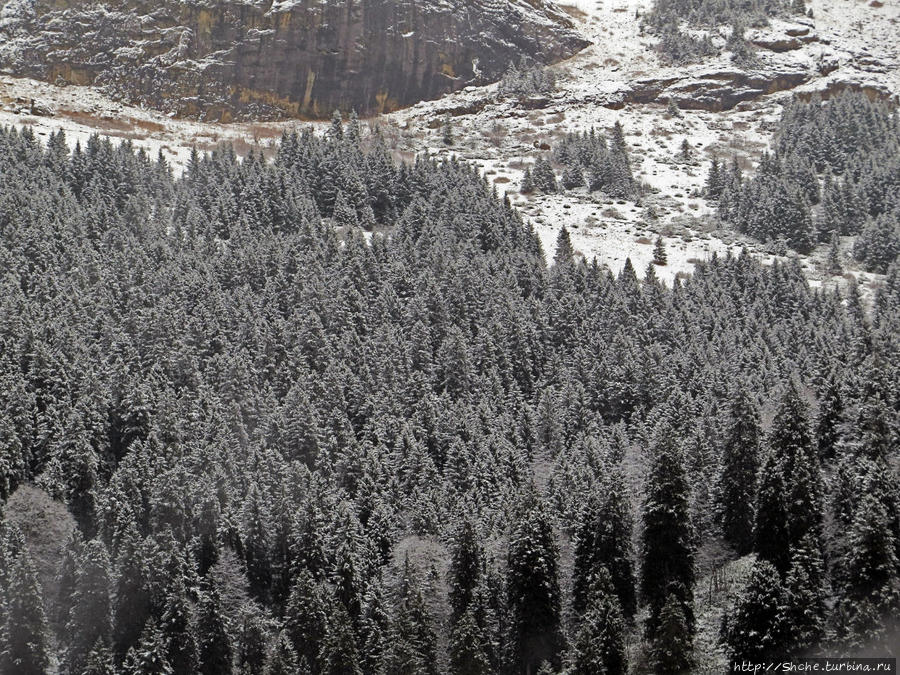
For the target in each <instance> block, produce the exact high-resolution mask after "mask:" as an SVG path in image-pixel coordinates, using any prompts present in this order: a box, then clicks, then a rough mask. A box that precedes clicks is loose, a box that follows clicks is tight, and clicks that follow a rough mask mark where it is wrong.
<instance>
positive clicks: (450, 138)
mask: <svg viewBox="0 0 900 675" xmlns="http://www.w3.org/2000/svg"><path fill="white" fill-rule="evenodd" d="M441 143H443V144H444V145H446V146H447V147H448V148H449V147H450V146H452V145H453V143H454V134H453V121H452V120H451V118H450V113H447V114H446V115H444V120H443V122H441Z"/></svg>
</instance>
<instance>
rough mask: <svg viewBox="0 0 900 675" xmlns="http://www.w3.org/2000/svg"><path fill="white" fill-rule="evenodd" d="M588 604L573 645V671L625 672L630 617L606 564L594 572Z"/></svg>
mask: <svg viewBox="0 0 900 675" xmlns="http://www.w3.org/2000/svg"><path fill="white" fill-rule="evenodd" d="M587 595H588V598H587V604H586V608H585V610H584V613H583V614H582V618H581V619H580V620H579V621H578V624H577V625H578V629H577V631H576V633H575V639H574V642H573V645H572V653H573V655H572V671H571V672H572V675H593V674H594V673H607V674H608V675H624V674H625V673H626V672H628V656H627V653H626V650H625V635H626V627H627V624H626V621H625V617H624V616H623V615H622V608H621V607H620V605H619V599H618V596H617V595H616V591H615V587H614V586H613V583H612V579H611V578H610V576H609V573H608V572H607V571H606V568H604V567H601V568H600V569H599V570H597V572H596V573H595V574H594V575H593V577H592V581H591V588H590V590H589V591H588V594H587Z"/></svg>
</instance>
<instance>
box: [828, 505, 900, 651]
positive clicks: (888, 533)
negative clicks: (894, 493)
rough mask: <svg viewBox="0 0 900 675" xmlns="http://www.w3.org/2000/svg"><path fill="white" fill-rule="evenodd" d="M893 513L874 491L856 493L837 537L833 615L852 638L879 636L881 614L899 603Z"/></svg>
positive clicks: (899, 574)
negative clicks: (848, 519)
mask: <svg viewBox="0 0 900 675" xmlns="http://www.w3.org/2000/svg"><path fill="white" fill-rule="evenodd" d="M894 517H896V515H894ZM891 518H892V516H891V515H889V513H888V511H887V509H886V508H885V505H884V503H883V502H882V501H881V500H880V499H879V498H878V495H877V494H874V493H873V492H866V493H864V494H862V495H860V496H859V498H858V503H857V505H856V507H855V508H854V509H853V516H852V520H851V522H850V526H849V528H847V530H846V532H845V533H844V535H843V536H842V537H841V540H842V541H841V546H840V557H839V559H838V560H837V563H836V570H835V578H836V584H835V585H836V586H837V589H838V591H839V593H838V603H837V607H836V615H837V624H838V631H839V635H840V636H841V637H842V638H844V639H845V640H847V641H849V642H851V643H857V644H859V643H863V642H873V641H876V640H878V639H881V637H882V634H883V630H884V625H883V619H884V617H885V616H886V615H887V614H888V613H890V612H896V611H897V607H898V606H900V572H898V570H900V564H898V559H897V540H896V535H895V534H894V532H893V528H892V527H891V525H890V522H891Z"/></svg>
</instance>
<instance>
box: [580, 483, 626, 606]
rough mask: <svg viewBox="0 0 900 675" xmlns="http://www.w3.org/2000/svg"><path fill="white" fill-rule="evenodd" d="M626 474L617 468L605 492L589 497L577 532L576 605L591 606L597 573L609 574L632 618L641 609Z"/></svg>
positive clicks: (618, 595) (606, 485) (604, 487)
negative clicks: (624, 484) (636, 583)
mask: <svg viewBox="0 0 900 675" xmlns="http://www.w3.org/2000/svg"><path fill="white" fill-rule="evenodd" d="M623 481H624V478H623V476H622V474H621V472H620V471H619V470H614V471H613V472H612V474H611V476H610V480H609V482H608V483H607V484H605V485H604V486H603V487H602V492H601V495H597V494H596V493H595V494H592V495H591V496H589V497H588V500H587V502H586V504H585V508H584V511H583V513H582V516H581V523H580V525H579V527H578V530H577V531H576V536H575V568H574V571H573V579H572V609H573V610H574V611H575V613H576V614H581V613H582V612H584V611H585V610H586V608H587V605H588V602H589V599H590V589H591V588H592V586H593V585H594V584H595V583H596V580H595V577H596V576H597V575H598V574H600V573H601V572H602V573H603V574H606V575H609V577H610V583H611V584H612V589H613V592H614V593H615V595H616V598H617V600H618V602H619V606H620V611H622V613H623V615H624V617H625V618H626V619H628V620H631V619H632V618H633V617H634V614H635V611H636V609H637V600H636V597H635V578H634V568H633V564H632V560H631V529H632V523H631V514H630V512H629V504H628V500H627V498H626V496H625V493H624V491H623Z"/></svg>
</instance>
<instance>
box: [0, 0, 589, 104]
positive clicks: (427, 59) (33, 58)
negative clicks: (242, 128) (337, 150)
mask: <svg viewBox="0 0 900 675" xmlns="http://www.w3.org/2000/svg"><path fill="white" fill-rule="evenodd" d="M585 45H587V41H586V40H584V39H583V38H581V37H580V36H579V35H578V34H577V33H576V32H575V31H574V30H572V24H571V21H570V20H569V18H568V17H567V16H566V15H565V14H563V13H561V12H560V11H559V10H558V9H556V8H555V7H554V6H553V5H552V4H550V3H547V2H525V1H524V0H520V1H517V2H497V1H496V0H480V1H479V2H461V1H460V0H448V1H442V2H438V1H434V0H426V1H421V0H418V1H416V0H365V1H364V2H353V1H352V0H341V1H337V2H317V1H314V0H297V1H294V0H284V1H282V0H276V1H275V2H270V1H267V0H264V1H263V2H251V1H244V0H221V1H215V2H204V1H191V2H173V1H167V2H153V3H149V2H145V1H143V0H112V1H110V2H102V3H95V2H82V1H80V0H36V1H35V0H10V1H9V2H7V3H6V5H4V6H3V8H2V10H0V67H2V68H4V69H7V70H8V71H10V72H12V73H15V74H18V75H26V76H29V77H35V78H38V79H42V80H45V81H48V82H55V83H71V84H81V85H88V84H90V85H97V86H100V87H102V88H103V89H104V90H105V91H106V92H107V93H108V94H110V95H112V96H113V97H115V98H117V99H120V100H125V101H128V102H131V103H135V104H140V105H143V106H148V107H151V108H156V109H159V110H163V111H166V112H173V113H175V114H178V115H182V116H192V117H194V116H196V117H201V118H203V119H209V120H222V121H230V120H232V119H235V118H255V119H259V118H277V117H282V116H289V117H322V116H327V115H330V113H331V111H332V110H334V109H335V108H341V109H344V110H350V109H356V110H357V111H359V112H360V113H361V114H373V113H380V112H387V111H390V110H393V109H395V108H397V107H398V106H402V105H408V104H410V103H414V102H416V101H419V100H422V99H428V98H434V97H436V96H439V95H441V94H444V93H446V92H449V91H453V90H456V89H459V88H461V87H463V86H465V85H467V84H470V83H473V82H485V81H490V80H491V79H492V78H494V79H495V78H496V77H497V76H498V75H499V74H500V73H501V72H502V71H503V70H504V69H505V68H506V66H507V65H508V64H509V62H510V61H518V60H519V58H520V57H521V56H522V55H527V56H529V57H531V58H534V59H536V60H538V61H541V62H553V61H558V60H560V59H562V58H565V57H568V56H571V55H572V54H573V53H575V52H577V51H578V50H580V49H582V48H583V47H584V46H585Z"/></svg>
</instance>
